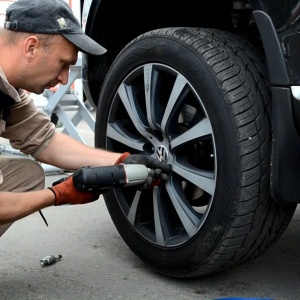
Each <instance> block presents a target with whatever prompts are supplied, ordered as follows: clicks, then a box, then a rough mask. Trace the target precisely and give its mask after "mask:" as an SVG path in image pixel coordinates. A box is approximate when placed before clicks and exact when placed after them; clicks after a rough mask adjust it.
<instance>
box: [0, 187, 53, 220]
mask: <svg viewBox="0 0 300 300" xmlns="http://www.w3.org/2000/svg"><path fill="white" fill-rule="evenodd" d="M54 201H55V196H54V194H53V193H52V192H51V191H50V190H48V189H45V190H41V191H32V192H26V193H13V192H0V225H2V224H7V223H10V222H14V221H17V220H19V219H22V218H24V217H26V216H28V215H30V214H32V213H34V212H36V211H38V210H40V209H43V208H45V207H48V206H52V205H53V204H54Z"/></svg>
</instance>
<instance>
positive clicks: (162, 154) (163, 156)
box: [156, 145, 168, 163]
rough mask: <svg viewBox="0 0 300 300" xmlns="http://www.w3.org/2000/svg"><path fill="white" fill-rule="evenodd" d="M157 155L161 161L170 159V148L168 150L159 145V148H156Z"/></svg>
mask: <svg viewBox="0 0 300 300" xmlns="http://www.w3.org/2000/svg"><path fill="white" fill-rule="evenodd" d="M156 156H157V159H158V160H159V161H160V162H161V163H165V162H167V160H168V150H167V148H166V147H165V146H163V145H160V146H158V148H157V150H156Z"/></svg>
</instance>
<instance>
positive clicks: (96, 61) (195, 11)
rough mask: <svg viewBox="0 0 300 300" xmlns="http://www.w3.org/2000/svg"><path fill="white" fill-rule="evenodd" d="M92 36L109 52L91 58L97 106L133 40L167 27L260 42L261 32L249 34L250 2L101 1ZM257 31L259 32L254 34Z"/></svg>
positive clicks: (90, 73) (91, 85) (90, 27)
mask: <svg viewBox="0 0 300 300" xmlns="http://www.w3.org/2000/svg"><path fill="white" fill-rule="evenodd" d="M98 1H99V6H98V9H97V11H94V12H93V18H92V19H93V22H90V23H89V24H88V27H87V32H89V35H90V36H91V37H92V38H93V39H94V40H96V41H97V42H99V43H100V44H101V45H102V46H104V47H105V48H106V49H107V50H108V51H107V53H106V54H105V55H102V56H99V57H89V58H88V78H89V89H90V92H91V95H92V97H93V101H94V102H95V105H97V101H98V95H99V92H100V88H101V85H102V83H103V80H104V77H105V75H106V73H107V71H108V69H109V66H110V65H111V63H112V61H113V60H114V59H115V57H116V56H117V55H118V53H119V52H120V51H121V49H122V48H123V47H124V46H125V45H126V44H127V43H128V42H130V41H131V40H132V39H134V38H135V37H137V36H138V35H140V34H142V33H145V32H147V31H150V30H153V29H158V28H163V27H203V28H214V29H221V30H225V31H229V32H233V33H237V34H239V35H247V38H248V39H249V37H250V36H252V38H253V39H254V40H258V39H257V30H251V32H250V31H249V28H254V27H255V26H250V25H253V24H255V23H254V22H251V18H252V10H251V8H250V5H249V3H248V1H247V0H243V1H233V0H223V1H218V6H217V7H216V4H215V2H214V1H206V2H205V5H204V6H203V8H202V9H201V8H199V3H197V1H194V0H185V1H184V2H183V3H181V4H179V5H178V4H177V3H176V4H174V1H170V0H166V1H163V3H162V1H159V0H153V1H151V2H150V4H149V5H145V4H144V3H143V2H141V1H140V0H129V1H123V0H115V1H112V0H101V1H100V0H98ZM253 32H255V33H254V34H253Z"/></svg>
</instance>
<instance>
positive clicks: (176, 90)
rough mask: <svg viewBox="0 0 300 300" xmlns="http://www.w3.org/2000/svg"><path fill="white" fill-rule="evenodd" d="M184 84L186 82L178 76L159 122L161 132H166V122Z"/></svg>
mask: <svg viewBox="0 0 300 300" xmlns="http://www.w3.org/2000/svg"><path fill="white" fill-rule="evenodd" d="M186 83H187V80H186V79H185V78H184V77H183V76H182V75H180V74H178V76H177V78H176V81H175V83H174V86H173V89H172V92H171V95H170V98H169V100H168V104H167V107H166V109H165V112H164V116H163V119H162V122H161V128H162V131H163V132H165V131H166V124H167V121H168V120H169V119H170V116H171V113H172V111H173V108H174V106H175V103H176V102H177V101H178V99H179V96H180V95H181V94H182V91H183V89H184V87H185V86H186Z"/></svg>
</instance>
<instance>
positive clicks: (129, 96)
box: [118, 84, 149, 135]
mask: <svg viewBox="0 0 300 300" xmlns="http://www.w3.org/2000/svg"><path fill="white" fill-rule="evenodd" d="M118 94H119V96H120V98H121V100H122V103H123V104H124V106H125V108H126V110H127V113H128V115H129V117H130V120H131V122H132V123H133V124H134V126H135V128H136V129H137V130H138V131H139V133H140V134H141V135H145V134H146V133H147V129H148V130H149V126H148V124H147V120H146V118H145V115H144V114H143V113H142V112H141V111H140V110H139V109H138V106H137V105H136V104H135V101H134V96H133V92H132V87H131V86H128V85H125V84H121V85H120V87H119V89H118Z"/></svg>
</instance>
